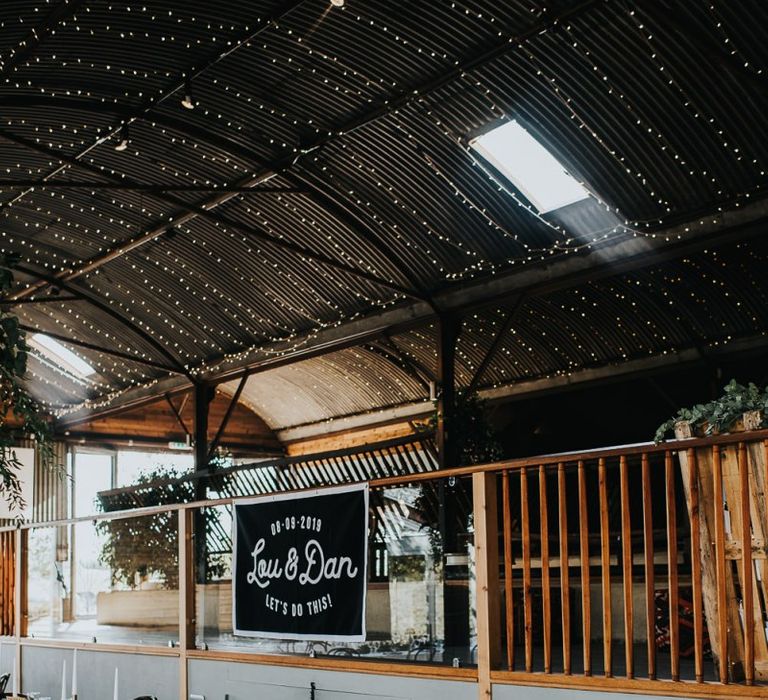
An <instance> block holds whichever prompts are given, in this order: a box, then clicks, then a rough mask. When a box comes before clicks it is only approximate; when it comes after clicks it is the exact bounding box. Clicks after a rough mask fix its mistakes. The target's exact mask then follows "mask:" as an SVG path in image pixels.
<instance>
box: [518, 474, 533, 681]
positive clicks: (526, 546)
mask: <svg viewBox="0 0 768 700" xmlns="http://www.w3.org/2000/svg"><path fill="white" fill-rule="evenodd" d="M520 521H521V525H522V528H523V617H524V621H525V670H526V671H527V672H528V673H531V671H533V619H532V617H533V609H532V604H531V532H530V513H529V512H528V470H527V469H526V468H525V467H522V468H521V469H520Z"/></svg>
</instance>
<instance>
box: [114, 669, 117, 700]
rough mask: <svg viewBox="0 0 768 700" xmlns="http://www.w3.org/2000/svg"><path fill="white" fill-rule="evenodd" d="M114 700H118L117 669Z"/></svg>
mask: <svg viewBox="0 0 768 700" xmlns="http://www.w3.org/2000/svg"><path fill="white" fill-rule="evenodd" d="M114 700H117V669H115V695H114Z"/></svg>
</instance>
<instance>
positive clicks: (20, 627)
mask: <svg viewBox="0 0 768 700" xmlns="http://www.w3.org/2000/svg"><path fill="white" fill-rule="evenodd" d="M15 534H16V552H15V554H16V566H15V569H16V570H15V571H14V579H15V583H14V596H15V600H14V606H13V608H14V620H13V631H14V636H15V642H16V657H15V658H14V662H13V673H14V675H15V677H16V678H18V680H19V687H21V680H22V679H21V639H22V637H26V636H27V622H28V615H27V579H28V577H27V543H28V535H29V530H22V529H18V530H16V533H15Z"/></svg>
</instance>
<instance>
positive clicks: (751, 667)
mask: <svg viewBox="0 0 768 700" xmlns="http://www.w3.org/2000/svg"><path fill="white" fill-rule="evenodd" d="M739 484H740V487H741V489H740V490H741V522H742V526H741V557H742V568H743V569H744V573H743V574H742V575H743V580H742V582H741V583H742V591H743V593H742V595H743V601H742V603H743V607H744V678H745V681H746V684H747V685H752V684H753V683H754V682H755V610H754V599H753V591H752V586H753V585H754V584H753V581H752V572H753V568H752V567H753V564H752V529H751V525H750V520H751V514H750V503H749V463H748V462H747V446H746V445H745V444H744V443H743V442H740V443H739Z"/></svg>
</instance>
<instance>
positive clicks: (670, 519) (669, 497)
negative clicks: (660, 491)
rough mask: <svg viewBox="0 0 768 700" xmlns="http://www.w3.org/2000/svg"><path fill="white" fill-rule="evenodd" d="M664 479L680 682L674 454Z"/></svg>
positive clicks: (674, 659)
mask: <svg viewBox="0 0 768 700" xmlns="http://www.w3.org/2000/svg"><path fill="white" fill-rule="evenodd" d="M664 477H665V481H666V501H667V569H668V572H669V654H670V657H671V662H670V663H671V671H672V680H673V681H679V680H680V622H679V619H678V615H679V614H680V603H679V601H680V597H679V592H678V585H679V583H678V576H677V498H676V496H675V472H674V462H673V460H672V453H671V452H669V451H667V452H665V453H664Z"/></svg>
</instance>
